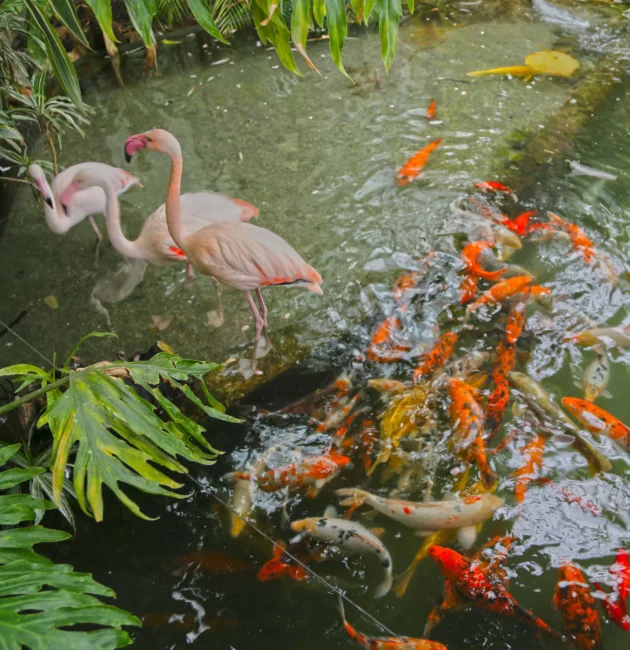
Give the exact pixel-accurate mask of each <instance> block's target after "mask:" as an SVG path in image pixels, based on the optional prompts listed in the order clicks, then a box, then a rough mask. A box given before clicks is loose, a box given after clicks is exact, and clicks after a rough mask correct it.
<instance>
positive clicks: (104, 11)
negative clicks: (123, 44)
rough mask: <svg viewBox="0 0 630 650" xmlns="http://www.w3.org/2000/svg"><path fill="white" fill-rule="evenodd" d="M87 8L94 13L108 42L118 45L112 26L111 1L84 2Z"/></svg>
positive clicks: (94, 0)
mask: <svg viewBox="0 0 630 650" xmlns="http://www.w3.org/2000/svg"><path fill="white" fill-rule="evenodd" d="M85 3H86V4H87V6H88V7H89V8H90V9H91V10H92V11H93V12H94V15H95V16H96V20H97V21H98V25H99V27H100V28H101V31H102V32H103V34H104V35H105V36H107V38H109V40H110V41H113V42H114V43H118V39H117V38H116V35H115V34H114V29H113V26H112V22H113V21H112V3H111V0H85Z"/></svg>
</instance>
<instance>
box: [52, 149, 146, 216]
mask: <svg viewBox="0 0 630 650" xmlns="http://www.w3.org/2000/svg"><path fill="white" fill-rule="evenodd" d="M121 171H122V170H119V169H117V168H116V167H110V166H109V165H105V164H103V163H96V162H93V163H83V164H82V165H81V169H80V170H79V171H77V172H76V174H75V175H74V178H73V179H72V181H71V182H70V183H68V184H67V185H66V187H65V188H64V189H63V191H62V192H61V194H60V196H59V203H60V204H61V206H62V207H63V209H64V211H65V212H66V214H68V206H69V205H70V203H71V201H72V198H73V196H74V195H75V194H76V193H77V192H81V191H82V190H87V189H89V188H90V187H95V186H96V187H102V188H103V189H106V188H111V189H113V190H114V192H116V191H118V189H119V187H120V180H119V172H121ZM125 174H126V173H125ZM132 178H135V177H132ZM135 180H136V181H138V179H135ZM138 183H139V181H138Z"/></svg>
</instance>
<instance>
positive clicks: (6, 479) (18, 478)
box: [0, 467, 46, 490]
mask: <svg viewBox="0 0 630 650" xmlns="http://www.w3.org/2000/svg"><path fill="white" fill-rule="evenodd" d="M45 471H46V468H44V467H29V468H28V469H9V470H7V471H6V472H2V474H0V490H8V489H9V488H11V487H13V486H14V485H18V484H19V483H24V481H30V480H31V479H32V478H33V477H35V476H39V475H40V474H43V473H44V472H45Z"/></svg>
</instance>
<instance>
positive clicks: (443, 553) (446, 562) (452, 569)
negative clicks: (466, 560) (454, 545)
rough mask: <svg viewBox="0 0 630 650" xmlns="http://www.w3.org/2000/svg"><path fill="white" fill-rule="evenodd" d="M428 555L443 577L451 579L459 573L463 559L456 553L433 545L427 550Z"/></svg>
mask: <svg viewBox="0 0 630 650" xmlns="http://www.w3.org/2000/svg"><path fill="white" fill-rule="evenodd" d="M428 553H429V556H430V557H431V559H432V560H433V561H434V562H435V563H436V564H437V565H438V568H439V569H440V571H441V573H442V575H444V576H445V577H447V578H453V577H455V576H456V575H457V574H458V573H459V569H460V568H461V564H462V560H463V557H462V556H461V555H460V554H459V553H457V552H456V551H454V550H452V549H450V548H446V546H437V545H436V544H434V545H433V546H431V547H430V548H429V551H428Z"/></svg>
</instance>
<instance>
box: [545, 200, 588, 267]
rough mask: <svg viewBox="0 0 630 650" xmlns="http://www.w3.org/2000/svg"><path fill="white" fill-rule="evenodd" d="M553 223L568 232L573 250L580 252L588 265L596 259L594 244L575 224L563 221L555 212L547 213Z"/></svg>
mask: <svg viewBox="0 0 630 650" xmlns="http://www.w3.org/2000/svg"><path fill="white" fill-rule="evenodd" d="M547 214H548V215H549V218H550V219H551V221H552V222H553V223H554V224H556V225H557V226H559V227H560V228H561V229H562V230H564V232H566V233H567V234H568V235H569V237H571V243H572V244H573V248H575V249H576V250H578V251H580V253H582V256H583V257H584V261H585V262H586V263H587V264H590V263H591V262H592V261H593V260H594V259H595V246H594V245H593V242H592V241H591V240H590V239H589V238H588V237H587V235H586V233H585V232H584V231H583V230H582V229H581V228H580V227H579V226H576V225H575V224H574V223H569V222H568V221H565V220H564V219H561V218H560V217H559V216H558V215H557V214H554V213H553V212H547Z"/></svg>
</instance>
